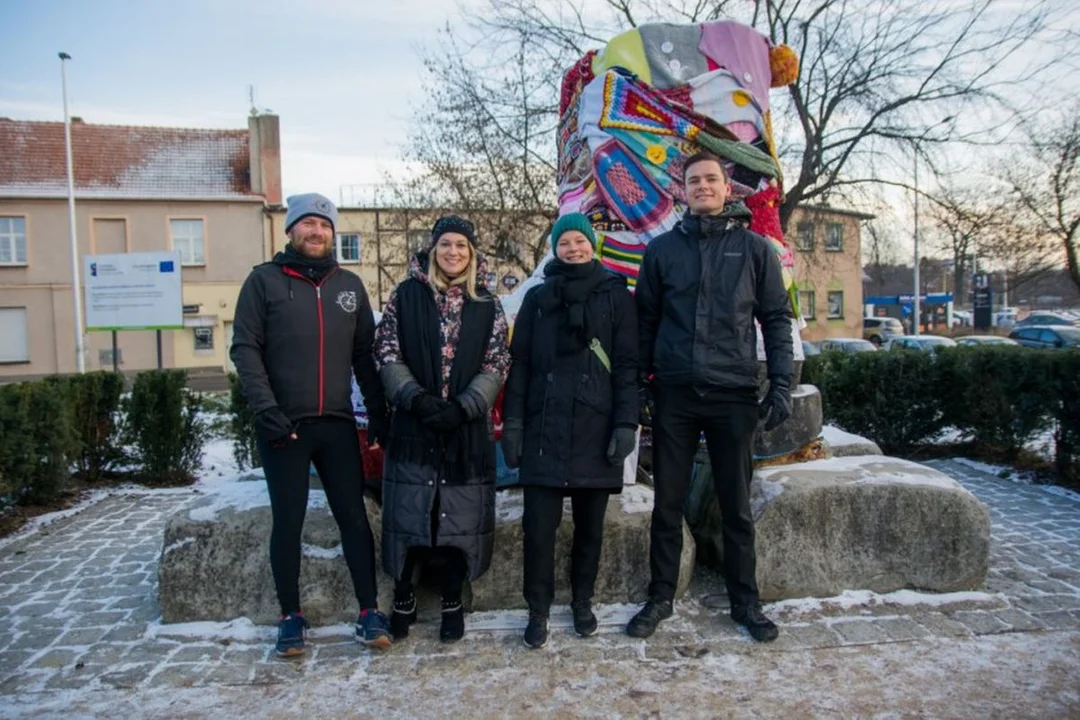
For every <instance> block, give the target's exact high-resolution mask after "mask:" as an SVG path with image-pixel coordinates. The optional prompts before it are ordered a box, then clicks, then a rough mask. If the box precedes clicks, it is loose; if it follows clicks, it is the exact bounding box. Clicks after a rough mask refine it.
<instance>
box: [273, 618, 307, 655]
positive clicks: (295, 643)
mask: <svg viewBox="0 0 1080 720" xmlns="http://www.w3.org/2000/svg"><path fill="white" fill-rule="evenodd" d="M307 627H308V622H307V620H305V619H304V616H303V615H301V614H300V613H290V614H288V615H283V616H282V618H281V620H279V621H278V626H277V645H275V646H274V650H275V651H277V654H278V657H283V658H287V657H298V656H300V655H303V654H304V632H305V631H306V630H307Z"/></svg>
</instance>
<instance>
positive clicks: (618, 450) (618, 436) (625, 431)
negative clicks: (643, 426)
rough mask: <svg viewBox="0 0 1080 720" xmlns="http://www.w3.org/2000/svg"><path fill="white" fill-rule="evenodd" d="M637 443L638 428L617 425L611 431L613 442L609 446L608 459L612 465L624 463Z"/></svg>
mask: <svg viewBox="0 0 1080 720" xmlns="http://www.w3.org/2000/svg"><path fill="white" fill-rule="evenodd" d="M636 444H637V428H632V427H617V428H615V431H614V432H612V433H611V442H609V443H608V446H607V459H608V462H609V463H611V464H612V465H622V462H623V460H626V458H628V457H630V453H632V452H634V446H635V445H636Z"/></svg>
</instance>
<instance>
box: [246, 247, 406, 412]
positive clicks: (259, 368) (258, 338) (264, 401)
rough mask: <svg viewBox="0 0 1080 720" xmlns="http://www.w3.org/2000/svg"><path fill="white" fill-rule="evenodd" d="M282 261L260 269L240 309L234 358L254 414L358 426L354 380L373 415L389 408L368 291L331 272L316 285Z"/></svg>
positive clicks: (279, 257)
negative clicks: (324, 419)
mask: <svg viewBox="0 0 1080 720" xmlns="http://www.w3.org/2000/svg"><path fill="white" fill-rule="evenodd" d="M288 263H289V260H288V256H287V255H286V254H285V253H278V254H277V255H276V256H275V257H274V260H273V261H272V262H268V263H263V264H262V265H257V266H256V267H255V269H254V270H252V271H251V274H250V275H248V277H247V280H245V281H244V285H243V287H242V288H241V289H240V296H239V298H238V299H237V301H236V315H235V321H234V325H233V341H232V348H231V350H230V356H231V357H232V360H233V363H234V364H235V365H236V373H237V375H238V376H239V379H240V387H241V389H242V390H243V392H244V398H245V399H246V400H247V404H248V406H249V407H250V408H251V410H252V412H254V413H256V414H258V413H260V412H262V411H264V410H268V409H270V408H273V407H275V406H276V407H279V408H281V411H282V412H283V413H285V416H286V417H288V418H289V420H291V421H293V422H296V421H298V420H302V419H304V418H310V417H318V416H322V415H330V416H334V417H340V418H344V419H348V420H352V419H353V417H354V416H353V405H352V383H351V382H350V376H351V375H355V377H356V380H357V382H358V383H359V384H360V390H361V392H362V393H363V395H364V402H365V403H366V404H367V406H368V407H369V408H372V409H373V408H376V407H381V406H382V404H383V403H384V400H383V388H382V383H381V382H380V381H379V375H378V371H377V370H376V369H375V358H374V356H373V354H372V345H373V344H374V340H375V320H374V317H373V314H372V312H371V304H370V303H369V301H368V296H367V291H366V290H365V289H364V283H363V282H361V281H360V278H359V277H357V276H356V275H354V274H353V273H351V272H348V271H345V270H342V269H340V268H339V267H334V268H332V269H331V270H330V271H329V272H328V273H327V274H326V275H325V276H323V277H322V279H321V280H319V281H317V282H316V281H315V280H312V279H311V278H309V277H307V276H305V275H304V274H303V273H302V272H301V271H300V270H298V269H296V268H294V267H291V266H290V265H289V264H288Z"/></svg>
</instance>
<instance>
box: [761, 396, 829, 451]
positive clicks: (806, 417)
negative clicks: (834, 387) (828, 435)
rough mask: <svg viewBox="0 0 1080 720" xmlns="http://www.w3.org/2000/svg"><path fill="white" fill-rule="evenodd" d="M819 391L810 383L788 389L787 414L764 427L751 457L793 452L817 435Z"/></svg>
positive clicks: (819, 412)
mask: <svg viewBox="0 0 1080 720" xmlns="http://www.w3.org/2000/svg"><path fill="white" fill-rule="evenodd" d="M821 418H822V413H821V392H820V391H819V390H818V389H817V388H816V387H814V386H813V385H798V386H796V387H795V389H794V390H793V391H792V392H791V417H789V418H788V419H787V420H785V421H784V423H783V424H781V425H780V427H778V428H776V429H775V430H773V431H772V432H765V430H764V427H762V428H761V429H760V431H759V432H758V435H757V438H756V439H755V442H754V459H755V460H764V459H768V458H775V457H779V456H781V455H787V454H788V453H792V452H795V451H796V450H798V449H799V448H801V447H805V446H806V445H808V444H810V443H811V442H813V441H814V440H816V439H817V438H818V437H819V436H820V435H821Z"/></svg>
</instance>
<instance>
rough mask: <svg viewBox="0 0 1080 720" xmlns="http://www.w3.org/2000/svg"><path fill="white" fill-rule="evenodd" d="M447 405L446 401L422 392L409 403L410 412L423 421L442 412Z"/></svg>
mask: <svg viewBox="0 0 1080 720" xmlns="http://www.w3.org/2000/svg"><path fill="white" fill-rule="evenodd" d="M445 403H446V401H445V400H442V399H441V398H437V397H435V396H434V395H432V394H431V393H429V392H422V393H419V394H418V395H417V396H416V397H414V398H413V400H412V402H411V403H409V410H410V411H411V412H412V413H413V414H414V415H416V416H417V417H419V418H420V419H421V420H427V419H428V418H429V417H432V416H434V415H435V414H436V413H438V412H439V411H440V410H442V408H443V404H445Z"/></svg>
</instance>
